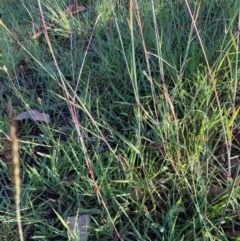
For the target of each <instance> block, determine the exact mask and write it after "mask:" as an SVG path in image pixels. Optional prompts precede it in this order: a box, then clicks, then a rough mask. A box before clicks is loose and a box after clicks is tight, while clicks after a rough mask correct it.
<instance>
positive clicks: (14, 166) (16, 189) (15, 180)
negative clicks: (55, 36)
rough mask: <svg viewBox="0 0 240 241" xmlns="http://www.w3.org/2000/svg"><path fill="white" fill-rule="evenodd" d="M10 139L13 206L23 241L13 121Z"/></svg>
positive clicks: (21, 240) (16, 144)
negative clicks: (13, 193) (14, 206)
mask: <svg viewBox="0 0 240 241" xmlns="http://www.w3.org/2000/svg"><path fill="white" fill-rule="evenodd" d="M10 124H11V130H10V138H11V143H12V168H11V169H12V174H11V176H12V183H13V186H14V192H15V205H16V215H17V223H18V233H19V238H20V241H24V239H23V231H22V223H21V212H20V211H21V209H20V199H21V198H20V197H21V179H20V162H19V153H18V151H19V148H18V141H17V137H16V123H15V121H14V120H12V121H11V123H10Z"/></svg>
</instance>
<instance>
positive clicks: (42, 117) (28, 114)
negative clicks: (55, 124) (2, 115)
mask: <svg viewBox="0 0 240 241" xmlns="http://www.w3.org/2000/svg"><path fill="white" fill-rule="evenodd" d="M27 118H30V119H32V120H35V121H44V122H46V123H50V116H49V115H48V114H45V113H40V112H38V111H37V110H29V111H25V112H23V113H21V114H19V115H17V116H16V117H15V118H14V120H24V119H27Z"/></svg>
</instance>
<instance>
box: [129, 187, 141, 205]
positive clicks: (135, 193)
mask: <svg viewBox="0 0 240 241" xmlns="http://www.w3.org/2000/svg"><path fill="white" fill-rule="evenodd" d="M143 195H144V193H143V191H142V189H141V187H139V186H137V187H134V189H133V191H132V192H131V193H130V197H131V198H132V199H133V200H134V201H136V202H137V201H140V200H141V199H142V198H143Z"/></svg>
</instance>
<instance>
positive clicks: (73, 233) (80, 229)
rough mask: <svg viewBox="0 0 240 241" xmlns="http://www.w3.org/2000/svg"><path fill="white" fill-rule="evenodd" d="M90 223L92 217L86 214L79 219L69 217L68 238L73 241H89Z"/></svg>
mask: <svg viewBox="0 0 240 241" xmlns="http://www.w3.org/2000/svg"><path fill="white" fill-rule="evenodd" d="M89 222H90V216H89V215H86V214H83V215H80V216H79V217H78V218H77V216H72V217H67V224H68V227H69V230H68V237H69V238H70V239H71V240H72V241H87V239H88V235H89V234H90V232H89V230H88V228H89Z"/></svg>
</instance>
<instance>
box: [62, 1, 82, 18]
mask: <svg viewBox="0 0 240 241" xmlns="http://www.w3.org/2000/svg"><path fill="white" fill-rule="evenodd" d="M85 10H86V8H85V7H84V6H78V5H77V1H76V0H73V1H72V2H70V3H69V4H68V5H67V6H66V8H65V10H64V12H65V13H66V15H68V14H69V13H70V14H72V15H74V14H77V13H80V12H83V11H85Z"/></svg>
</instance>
